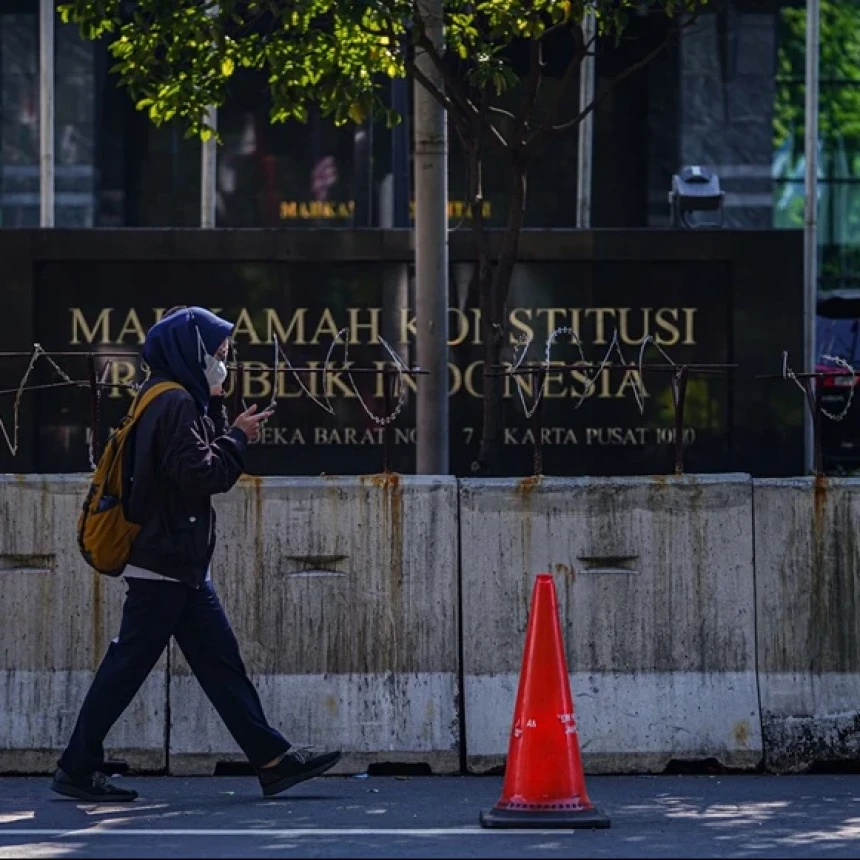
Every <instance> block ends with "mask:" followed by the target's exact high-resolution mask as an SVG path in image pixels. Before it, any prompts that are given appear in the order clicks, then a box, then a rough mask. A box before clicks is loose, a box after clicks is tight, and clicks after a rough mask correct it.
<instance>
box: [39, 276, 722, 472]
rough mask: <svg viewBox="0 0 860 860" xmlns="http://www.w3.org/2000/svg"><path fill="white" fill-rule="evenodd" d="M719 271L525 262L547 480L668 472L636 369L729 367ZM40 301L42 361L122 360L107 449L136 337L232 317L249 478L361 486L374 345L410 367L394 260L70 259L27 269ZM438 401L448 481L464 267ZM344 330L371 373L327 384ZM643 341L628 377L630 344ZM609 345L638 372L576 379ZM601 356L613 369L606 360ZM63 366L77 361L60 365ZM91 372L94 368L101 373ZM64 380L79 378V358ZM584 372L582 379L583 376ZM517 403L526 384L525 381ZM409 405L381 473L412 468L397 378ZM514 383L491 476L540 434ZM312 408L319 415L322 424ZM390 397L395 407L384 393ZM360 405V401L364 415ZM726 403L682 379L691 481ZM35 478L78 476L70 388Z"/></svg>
mask: <svg viewBox="0 0 860 860" xmlns="http://www.w3.org/2000/svg"><path fill="white" fill-rule="evenodd" d="M727 282H728V278H727V277H726V274H725V271H724V270H723V269H722V267H721V266H720V265H716V264H713V263H711V264H707V263H702V264H700V265H694V264H691V263H690V262H687V261H683V262H648V263H644V264H643V263H641V262H635V263H634V262H623V261H622V262H602V263H600V264H599V265H598V264H595V263H591V262H576V263H559V262H547V263H523V264H521V265H519V266H518V267H517V270H516V273H515V276H514V281H513V284H512V289H511V295H510V299H509V302H508V308H507V321H508V330H509V331H508V335H507V337H508V349H507V350H506V354H505V360H506V361H511V360H512V358H513V354H514V349H515V348H516V346H517V344H518V343H521V342H522V340H525V339H529V340H531V346H530V348H529V351H528V355H527V360H529V361H537V360H544V359H545V357H546V344H547V340H548V338H549V336H550V335H551V333H552V332H554V331H556V330H558V329H566V330H570V331H572V332H574V333H575V335H576V338H577V339H578V341H579V343H580V344H581V350H582V352H581V353H580V350H579V349H578V348H577V347H576V345H575V343H574V340H573V339H572V338H571V336H570V334H569V333H568V332H565V333H564V334H561V335H559V336H558V338H557V340H556V342H555V344H554V345H553V347H552V349H551V350H550V354H549V360H550V368H549V372H548V374H547V378H546V385H545V389H544V397H545V399H544V402H543V404H542V407H541V409H542V412H541V426H540V428H539V430H538V432H539V434H540V437H541V441H542V445H543V451H544V453H543V460H544V471H545V473H546V474H555V475H579V474H642V473H651V472H666V471H669V470H671V464H672V444H671V443H672V441H673V439H674V407H673V401H672V394H671V389H670V385H669V375H668V374H666V373H662V372H657V371H649V370H648V364H649V363H662V364H666V363H667V361H673V362H677V363H680V362H698V363H721V362H728V361H731V360H732V359H731V354H730V349H729V345H730V342H731V337H730V330H729V329H730V321H731V316H730V308H729V296H728V295H727V286H726V285H727ZM36 298H37V302H38V304H39V306H40V307H42V308H45V309H46V310H45V312H44V313H43V314H40V315H39V317H38V321H37V332H36V333H37V335H38V340H39V342H40V343H42V344H44V345H50V348H52V349H65V350H81V351H82V352H87V351H90V350H94V351H96V352H103V353H109V352H117V351H124V352H127V353H129V355H128V356H127V357H119V358H114V359H113V360H112V362H111V364H110V367H109V369H108V371H107V373H108V377H107V378H108V381H109V382H110V383H112V384H113V387H110V388H108V389H107V390H106V391H105V393H104V396H103V399H102V404H101V421H100V434H101V437H102V438H105V437H106V435H107V433H108V431H109V429H110V427H112V426H115V425H116V423H117V422H118V421H119V419H120V418H121V416H122V414H124V411H125V409H126V407H127V401H128V398H129V390H128V388H126V387H124V386H125V385H127V384H128V383H130V382H133V381H135V380H137V379H140V378H141V371H140V367H139V362H138V360H137V359H136V358H135V357H134V354H136V353H137V352H138V351H139V349H140V347H141V345H142V343H143V340H144V338H145V336H146V331H147V329H148V328H149V327H150V326H152V325H153V324H154V323H155V322H157V321H158V320H159V319H160V318H161V316H162V315H163V314H164V312H165V310H166V309H167V308H169V307H172V306H174V305H177V304H197V305H203V306H205V307H209V308H211V309H212V310H214V311H216V312H217V313H219V314H221V315H223V316H224V317H226V318H227V319H229V320H231V321H233V322H235V324H236V330H235V345H236V353H237V359H238V361H239V362H240V364H241V365H242V367H243V372H242V374H241V391H239V392H238V393H237V392H236V386H237V384H239V383H238V379H237V377H236V376H232V377H231V379H230V382H229V386H230V388H229V393H230V394H231V399H230V403H231V404H234V405H235V404H236V403H237V402H238V400H239V399H240V398H241V399H244V400H245V401H246V402H248V403H251V402H256V403H259V404H260V405H261V406H262V405H264V404H266V403H268V402H269V401H270V400H271V399H272V398H274V399H275V400H276V401H277V411H276V414H275V416H274V417H273V418H272V420H271V421H270V422H269V424H268V425H267V426H266V427H265V429H264V431H263V434H262V438H261V440H260V441H259V443H257V444H256V445H255V446H254V448H253V450H252V452H251V455H250V461H249V470H250V471H253V472H256V473H259V474H311V475H313V474H320V473H327V474H356V473H367V472H375V471H378V470H379V469H380V468H381V465H382V440H383V431H382V428H381V427H380V426H379V425H378V424H377V423H375V422H374V421H373V420H372V419H371V418H370V417H369V416H368V414H367V412H366V410H365V408H364V406H366V407H367V408H368V409H369V410H370V411H371V412H373V413H375V414H376V415H379V416H381V415H382V414H383V380H384V377H383V374H382V368H383V366H384V364H385V362H386V360H387V358H388V355H387V354H386V352H385V350H384V348H383V347H382V346H381V345H380V343H379V339H380V338H383V339H384V340H385V341H386V342H387V343H388V344H390V346H391V347H392V349H394V350H395V351H396V352H397V353H398V355H400V356H401V357H402V359H403V360H404V362H406V363H407V364H409V365H413V366H414V365H415V364H416V357H415V338H416V320H415V302H414V294H413V286H412V284H411V283H410V280H409V275H408V272H407V269H406V266H405V265H401V264H397V263H346V262H331V263H287V262H278V263H263V262H260V263H257V262H235V263H233V262H196V261H195V262H188V263H182V262H164V261H162V262H151V263H148V262H124V261H114V262H111V261H83V262H74V261H66V262H62V263H50V262H48V263H44V264H43V265H41V266H40V269H39V275H38V280H37V284H36ZM448 322H449V347H450V355H449V363H448V389H449V395H450V413H451V452H452V469H453V471H455V473H457V474H460V475H468V474H469V473H470V466H471V463H472V460H473V459H474V457H475V455H476V453H477V450H478V443H479V439H480V433H481V397H482V392H483V387H484V364H483V360H484V356H483V331H482V320H481V314H480V310H479V302H478V296H477V294H476V292H475V285H474V283H473V277H472V267H471V266H470V265H466V264H457V265H454V266H453V267H452V273H451V293H450V301H449V320H448ZM342 329H345V330H346V333H347V334H346V340H347V342H348V344H347V345H348V348H349V353H348V358H349V361H350V363H351V365H352V366H362V367H369V368H374V369H376V370H377V371H378V372H376V373H369V374H362V375H358V374H356V376H355V382H356V385H357V387H358V393H359V395H360V397H359V396H357V394H356V391H355V390H354V388H353V387H352V385H351V383H350V381H349V378H348V376H347V374H346V373H345V372H344V370H345V368H344V347H343V345H337V346H336V347H335V348H334V350H333V352H332V358H331V365H330V368H329V369H330V372H329V373H327V374H323V373H322V372H321V370H322V368H323V366H324V365H325V360H326V355H327V353H328V351H329V347H330V345H331V343H332V340H333V339H334V338H335V337H336V336H337V333H338V332H339V331H340V330H342ZM273 336H275V337H277V339H278V341H280V343H281V344H282V345H283V348H284V352H285V353H286V355H287V356H288V357H289V359H290V361H291V362H292V363H293V364H294V365H296V366H301V367H305V368H309V369H310V372H305V373H303V374H301V379H302V382H303V384H304V386H305V388H306V389H307V391H309V392H310V394H311V395H313V398H311V397H309V396H308V394H307V393H306V392H305V391H303V390H302V388H301V387H300V385H299V384H298V382H297V381H296V379H295V378H294V376H293V375H292V374H290V373H286V372H281V373H279V374H278V375H277V377H276V376H275V374H274V373H273V372H272V371H271V370H270V369H268V368H269V367H271V365H272V364H273V361H274V357H275V356H274V349H273V346H272V343H273ZM646 338H652V339H653V344H649V345H648V348H647V349H646V351H645V353H644V356H643V358H644V363H643V370H642V371H641V372H640V369H639V367H638V364H639V360H640V351H641V346H642V344H643V342H644V341H645V339H646ZM613 342H615V343H617V346H618V347H619V348H620V351H621V353H620V354H621V355H623V356H624V358H625V359H626V360H627V361H628V362H630V363H631V364H632V365H636V366H634V367H632V368H628V369H625V370H621V369H603V370H602V371H601V372H599V373H597V374H596V375H595V376H594V378H593V380H591V378H590V376H589V371H587V370H585V369H583V368H582V367H580V368H577V367H573V368H570V367H568V368H562V367H561V365H565V364H572V363H575V362H581V360H582V357H583V355H584V357H585V359H586V360H587V361H589V362H596V363H599V362H600V361H601V360H602V359H603V358H604V357H606V356H607V351H608V350H609V348H610V346H611V345H612V344H613ZM612 358H614V359H615V360H616V361H617V360H618V358H619V353H617V352H616V353H614V354H613V356H612ZM69 361H70V362H72V363H74V362H75V361H78V360H77V359H74V358H73V359H69ZM102 366H103V363H102ZM75 367H76V373H77V375H78V377H79V378H81V377H83V376H84V375H85V367H86V365H85V363H84V362H83V360H82V359H81V360H80V361H79V363H78V364H77V365H75ZM592 373H593V371H592ZM520 379H521V380H522V381H521V383H519V384H520V385H522V387H523V393H524V395H525V400H526V403H527V404H528V403H531V402H532V397H533V396H534V394H535V391H534V386H533V384H532V382H531V380H530V379H529V378H527V377H520ZM404 382H405V384H406V385H407V387H408V391H409V396H408V397H407V403H406V407H405V409H404V410H403V412H402V414H401V415H400V416H399V417H398V420H397V421H396V422H395V424H394V433H393V443H394V444H393V452H392V464H393V467H394V468H396V469H397V470H399V471H403V472H410V471H412V470H413V469H414V443H415V405H414V396H412V394H413V392H414V390H415V386H416V385H420V384H421V379H420V377H419V378H418V380H417V381H416V380H410V379H405V380H404ZM517 385H518V383H517V382H516V381H515V380H514V379H513V378H511V377H507V378H505V379H504V385H503V390H504V410H505V431H504V453H503V457H504V463H505V472H506V473H507V474H511V475H518V474H528V473H529V472H530V470H531V462H532V444H533V442H534V433H535V425H534V424H533V422H530V421H529V420H528V419H527V418H526V417H525V415H524V413H523V406H522V403H521V399H520V396H519V392H518V391H517ZM314 398H316V399H317V400H319V401H322V402H326V401H327V402H330V404H331V407H332V409H333V414H328V412H326V411H325V410H324V409H322V408H320V406H319V405H318V403H315V402H314ZM395 400H396V398H395ZM362 401H363V404H364V405H362ZM729 406H730V399H729V398H728V396H727V383H726V380H725V379H723V378H721V377H708V378H704V377H695V378H693V379H692V380H691V382H690V387H689V391H688V395H687V426H686V429H685V433H684V441H685V444H686V446H687V455H686V456H687V463H688V469H689V470H690V471H694V470H696V469H697V468H698V469H699V470H702V471H716V470H719V469H720V468H725V467H727V465H728V461H727V456H728V428H729V427H730V425H731V421H730V415H729ZM39 414H40V416H41V417H40V420H39V422H38V424H39V431H38V432H39V434H40V436H41V438H40V447H41V451H42V453H41V454H40V461H41V466H40V468H41V469H42V470H43V471H46V472H55V471H57V472H61V471H71V470H78V469H84V468H86V438H87V433H88V430H89V426H90V402H89V398H88V397H87V395H86V393H85V392H84V391H82V390H64V389H59V390H57V391H48V392H44V393H42V394H40V395H39Z"/></svg>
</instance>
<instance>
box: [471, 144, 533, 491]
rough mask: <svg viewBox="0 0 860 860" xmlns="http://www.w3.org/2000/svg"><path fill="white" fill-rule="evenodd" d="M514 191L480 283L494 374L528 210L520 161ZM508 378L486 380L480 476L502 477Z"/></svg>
mask: <svg viewBox="0 0 860 860" xmlns="http://www.w3.org/2000/svg"><path fill="white" fill-rule="evenodd" d="M512 174H513V175H512V179H513V191H512V196H511V204H510V207H509V209H508V223H507V229H506V232H505V235H504V238H503V239H502V247H501V249H500V251H499V257H498V260H497V261H496V265H495V269H492V268H490V266H489V265H488V266H486V267H485V268H482V270H481V273H480V280H479V289H480V291H481V294H480V295H481V324H482V329H483V339H484V369H485V371H490V372H491V374H492V372H493V371H495V370H496V369H497V368H498V367H499V366H500V365H501V363H502V349H503V348H504V345H505V340H506V337H507V334H508V326H507V317H508V314H507V303H508V293H509V292H510V288H511V277H512V275H513V272H514V264H515V263H516V260H517V251H518V249H519V243H520V233H521V231H522V228H523V219H524V217H525V207H526V170H525V167H524V166H523V165H521V164H520V163H519V161H518V160H516V159H514V162H513V166H512ZM503 395H504V379H503V377H502V376H499V375H489V376H485V377H484V421H483V427H482V431H481V446H480V450H479V452H478V459H477V461H476V462H475V463H474V464H473V466H472V471H473V472H475V473H476V474H480V475H498V474H500V472H501V470H502V465H503V464H502V450H503V448H504V432H505V428H504V414H503V409H502V406H503Z"/></svg>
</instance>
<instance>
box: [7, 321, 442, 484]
mask: <svg viewBox="0 0 860 860" xmlns="http://www.w3.org/2000/svg"><path fill="white" fill-rule="evenodd" d="M377 341H378V344H379V345H380V346H381V347H382V348H383V349H384V350H385V352H386V353H387V355H388V360H387V361H385V362H384V363H378V364H377V365H376V366H373V367H369V366H365V367H362V366H358V365H354V364H352V362H351V361H350V359H349V329H348V328H342V329H340V330H339V331H338V332H337V334H336V335H335V337H334V338H333V339H332V342H331V344H330V345H329V347H328V351H327V353H326V358H325V361H324V363H323V364H322V366H316V365H305V366H297V365H294V364H293V363H292V362H291V361H290V359H289V357H288V356H287V354H286V352H285V350H284V347H283V345H282V344H281V343H280V342H279V340H278V338H277V335H273V337H272V343H271V348H272V351H273V360H272V364H271V365H267V364H264V365H262V366H260V365H256V369H257V370H259V371H264V372H270V373H271V374H272V397H271V401H270V403H269V404H268V405H267V406H266V407H265V408H267V409H268V408H274V407H275V406H276V405H277V395H278V390H279V386H280V376H281V374H291V375H292V377H293V378H294V379H295V381H296V382H297V383H298V386H299V388H300V390H301V391H302V393H303V395H304V396H305V397H307V398H308V399H309V400H310V401H311V402H313V403H314V404H315V405H316V406H318V407H319V408H320V409H322V410H323V411H324V412H326V413H327V414H329V415H334V414H335V409H334V406H333V405H332V402H331V398H332V395H331V392H332V386H331V385H330V377H331V374H332V373H333V372H335V371H333V369H332V364H333V358H334V353H335V350H336V348H337V346H338V344H341V345H342V346H343V363H342V367H341V368H339V369H338V370H337V371H336V372H337V373H343V374H344V375H345V376H346V379H347V381H348V383H349V385H350V388H351V389H352V391H353V393H354V394H355V397H356V399H357V401H358V403H359V404H360V405H361V408H362V410H363V411H364V413H365V414H366V415H367V417H368V418H369V419H370V420H371V421H372V422H373V423H374V424H376V426H377V427H379V428H381V430H382V447H383V464H382V466H383V472H390V471H391V455H392V448H393V438H392V431H393V427H394V424H395V422H396V421H397V419H398V418H399V417H400V415H401V414H402V412H403V409H404V407H405V406H406V402H407V398H408V386H407V384H406V382H405V379H406V378H407V377H408V378H411V379H417V378H418V377H420V376H424V375H427V373H428V371H424V370H421V369H420V368H418V367H409V366H408V365H407V364H406V363H405V362H404V361H403V359H402V358H401V357H400V356H399V355H398V354H397V352H396V351H395V350H394V349H393V348H392V347H391V346H390V344H389V343H388V342H387V341H386V340H384V339H383V338H382V337H377ZM230 350H231V362H230V363H229V364H228V372H230V373H233V374H234V380H233V397H234V401H235V404H236V406H237V408H241V409H243V410H244V409H247V403H246V402H245V399H244V382H245V374H246V372H247V371H246V368H245V365H244V364H243V363H242V362H241V361H240V360H239V356H238V350H237V348H236V345H235V343H234V342H233V341H231V344H230ZM57 358H65V359H70V358H76V359H79V358H85V359H86V360H87V368H88V374H87V378H86V379H73V378H72V377H71V375H69V373H67V372H66V371H65V370H64V369H63V368H62V367H61V366H60V365H59V363H58V362H57V361H56V360H55V359H57ZM117 358H122V359H134V360H138V359H139V358H140V356H139V355H138V354H137V353H131V352H92V351H90V352H86V351H78V352H68V351H65V352H49V351H47V350H45V349H44V348H43V347H42V346H41V344H38V343H37V344H34V346H33V350H32V352H2V353H0V359H27V367H26V369H25V371H24V373H23V375H22V376H21V379H20V382H19V383H18V385H17V386H15V387H13V388H8V389H3V390H0V395H14V400H13V405H12V421H11V430H10V428H9V426H8V425H7V422H6V421H5V420H4V419H3V417H2V415H0V434H2V439H3V441H4V442H5V443H6V447H7V448H8V450H9V452H10V454H11V455H12V456H13V457H15V456H17V454H18V451H19V448H20V436H21V406H22V402H23V396H24V394H25V393H28V392H32V391H45V390H55V389H62V388H83V389H87V390H88V391H89V393H90V423H91V426H90V429H89V437H88V441H87V455H88V459H89V465H90V468H91V469H93V470H94V469H95V468H96V462H97V460H98V458H99V455H100V452H101V445H100V432H99V431H100V425H101V400H102V393H103V391H104V390H105V389H115V388H125V389H128V390H130V391H131V393H136V392H137V391H139V390H140V388H141V387H142V386H143V385H144V384H145V382H146V378H144V379H142V380H140V381H138V382H131V383H128V382H116V381H108V380H109V376H110V371H111V365H112V363H113V361H114V360H115V359H117ZM40 359H43V360H44V362H46V363H47V364H48V366H49V367H50V369H51V371H52V372H53V373H54V374H56V375H57V376H59V377H60V380H61V381H59V382H49V383H42V384H35V385H28V382H29V381H30V378H31V376H32V375H33V372H34V371H35V369H36V367H37V365H38V363H39V360H40ZM100 359H101V360H104V361H105V364H104V367H103V368H102V370H101V372H100V373H99V372H98V370H97V361H98V360H100ZM302 374H308V375H318V376H319V377H321V388H322V392H323V393H322V397H319V396H317V395H315V394H314V393H313V392H312V391H311V390H310V388H309V387H308V386H307V385H306V383H305V381H304V380H303V379H302ZM364 374H381V375H382V377H383V385H382V399H383V411H382V413H381V414H377V413H376V412H375V411H374V410H373V409H371V408H370V406H368V404H367V400H366V398H365V396H364V395H363V394H362V393H361V390H360V389H359V386H358V383H357V382H356V379H355V376H356V375H364ZM147 375H148V374H147ZM395 398H396V403H394V404H393V405H392V401H393V400H395Z"/></svg>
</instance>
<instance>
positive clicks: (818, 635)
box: [754, 478, 860, 772]
mask: <svg viewBox="0 0 860 860" xmlns="http://www.w3.org/2000/svg"><path fill="white" fill-rule="evenodd" d="M754 494H755V537H756V584H757V588H756V592H757V606H756V611H757V615H758V649H759V678H760V684H761V706H762V720H763V732H764V745H765V763H766V766H767V768H768V769H769V770H773V771H777V772H796V771H803V770H805V769H807V768H809V767H810V766H811V765H813V764H814V763H816V762H828V761H838V760H844V759H852V760H857V759H858V758H860V555H858V548H860V537H858V530H860V481H858V480H856V479H850V478H845V479H835V478H830V479H813V478H792V479H772V480H756V481H755V489H754Z"/></svg>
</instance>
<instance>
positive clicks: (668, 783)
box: [0, 775, 860, 860]
mask: <svg viewBox="0 0 860 860" xmlns="http://www.w3.org/2000/svg"><path fill="white" fill-rule="evenodd" d="M118 781H119V782H121V783H122V784H126V783H127V784H129V785H131V786H133V787H135V788H137V789H138V790H139V791H140V792H141V798H140V799H139V800H138V801H136V802H135V803H133V804H111V805H107V804H105V805H97V804H86V803H78V802H75V801H69V800H64V799H62V798H60V797H58V796H57V795H55V794H53V793H52V792H50V791H49V789H48V786H49V783H50V780H49V779H47V778H44V777H43V778H33V777H0V858H12V857H15V858H18V857H21V858H43V857H58V858H73V857H105V858H107V857H110V858H122V857H147V858H149V857H169V858H186V857H212V858H216V857H255V858H256V857H293V858H294V857H343V858H347V857H348V858H353V857H373V858H375V860H379V858H395V857H404V858H405V857H488V858H489V857H530V858H531V857H535V858H538V857H549V858H556V857H558V858H560V857H595V858H599V857H619V858H620V857H821V858H831V857H833V858H835V857H858V856H860V776H790V777H776V776H758V775H756V776H709V777H698V776H656V777H596V776H595V777H589V778H588V782H587V787H588V793H589V795H590V796H591V799H592V801H593V802H594V803H595V804H596V805H597V806H599V807H600V808H601V809H602V810H603V811H604V812H606V813H607V814H608V815H609V816H610V818H611V820H612V827H611V829H610V830H599V831H583V830H579V831H560V830H542V831H528V830H521V831H505V830H484V829H481V828H480V826H479V824H478V813H479V812H480V810H481V809H489V808H490V807H491V806H492V805H493V804H494V803H495V802H496V801H497V800H498V798H499V795H500V793H501V787H502V780H501V778H500V777H410V778H400V777H365V778H357V777H322V778H320V779H316V780H313V781H311V782H307V783H303V784H301V785H299V786H296V787H294V788H293V789H291V790H290V791H288V792H286V793H285V794H284V795H281V796H279V797H276V798H269V799H264V798H263V797H262V796H261V794H260V791H259V786H258V784H257V782H256V780H255V779H253V778H250V777H241V778H240V777H199V778H189V779H182V778H174V777H148V778H133V777H128V778H121V779H119V780H118Z"/></svg>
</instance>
